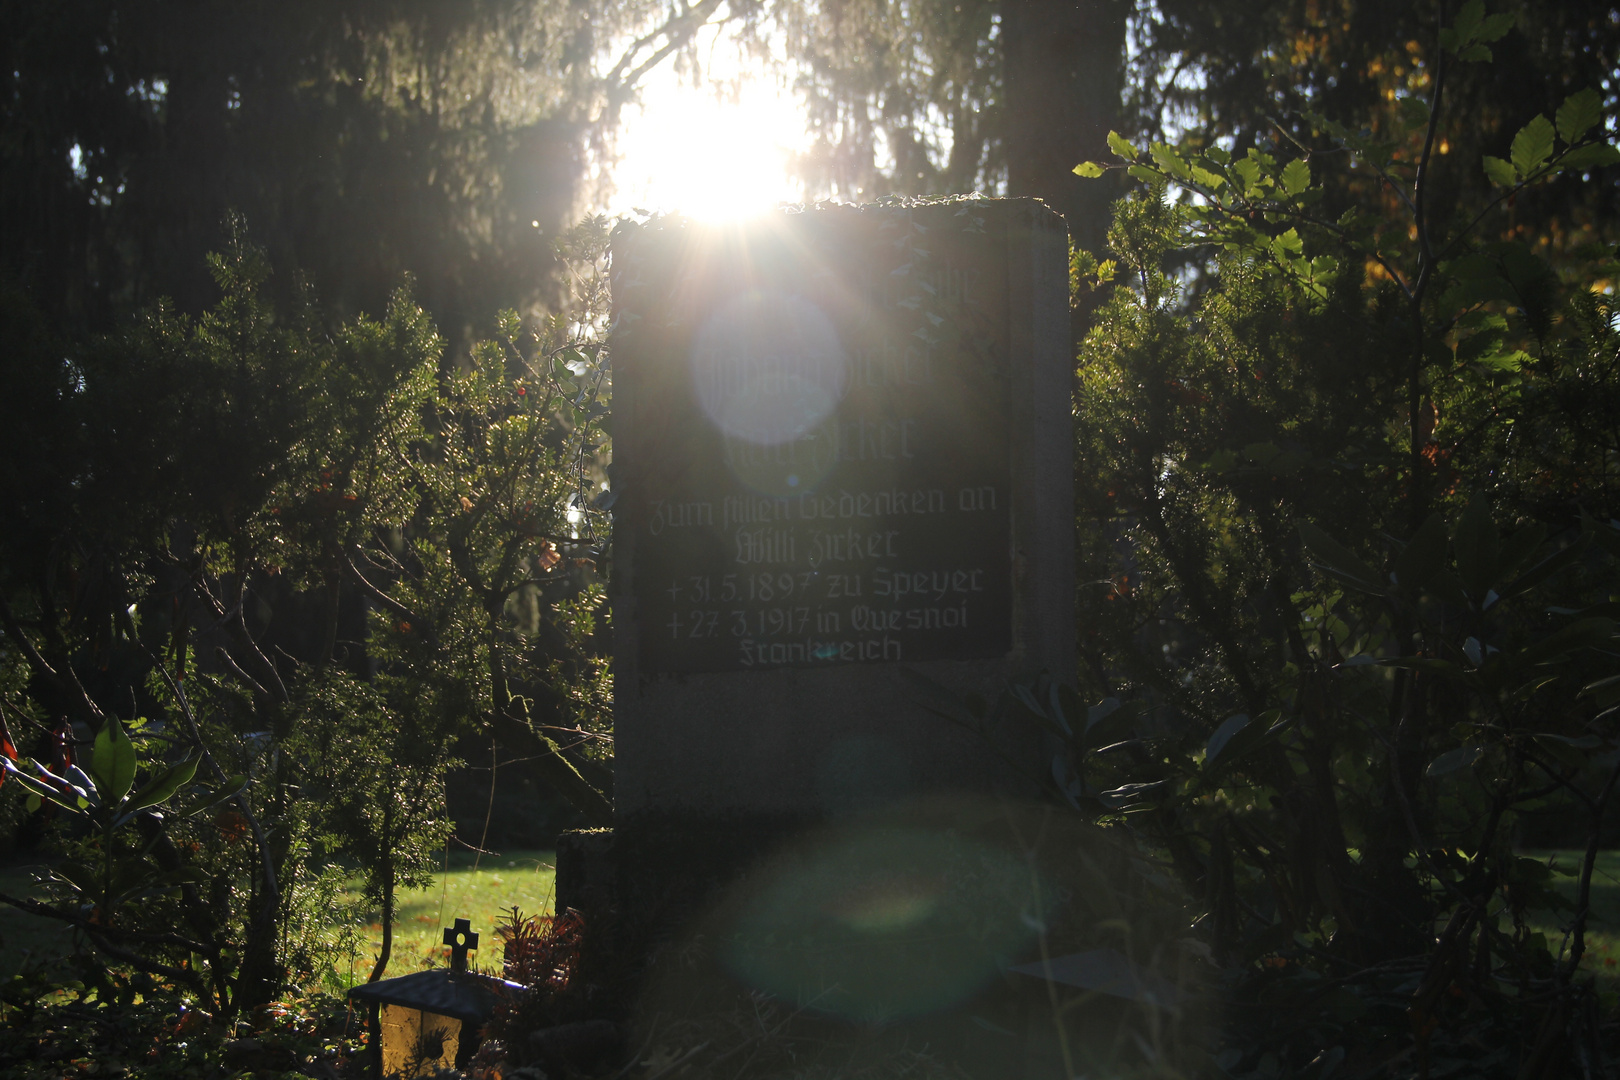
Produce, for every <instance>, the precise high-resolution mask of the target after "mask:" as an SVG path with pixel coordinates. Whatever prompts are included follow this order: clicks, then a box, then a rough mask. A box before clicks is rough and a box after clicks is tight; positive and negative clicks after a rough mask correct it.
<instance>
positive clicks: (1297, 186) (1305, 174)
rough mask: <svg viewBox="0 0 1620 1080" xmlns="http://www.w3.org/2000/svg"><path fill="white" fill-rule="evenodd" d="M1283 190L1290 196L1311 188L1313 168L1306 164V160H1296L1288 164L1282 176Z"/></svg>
mask: <svg viewBox="0 0 1620 1080" xmlns="http://www.w3.org/2000/svg"><path fill="white" fill-rule="evenodd" d="M1282 185H1283V190H1284V191H1286V192H1288V194H1290V195H1298V194H1299V193H1300V192H1302V191H1304V190H1305V189H1306V188H1308V187H1310V186H1311V167H1310V166H1309V165H1307V164H1306V163H1305V159H1304V158H1295V159H1294V160H1293V161H1290V162H1289V163H1288V167H1287V168H1286V169H1284V170H1283V174H1282Z"/></svg>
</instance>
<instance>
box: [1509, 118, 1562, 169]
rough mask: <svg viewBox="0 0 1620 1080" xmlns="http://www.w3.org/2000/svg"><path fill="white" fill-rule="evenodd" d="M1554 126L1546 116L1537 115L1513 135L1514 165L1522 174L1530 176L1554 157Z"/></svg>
mask: <svg viewBox="0 0 1620 1080" xmlns="http://www.w3.org/2000/svg"><path fill="white" fill-rule="evenodd" d="M1552 149H1553V126H1552V121H1551V120H1548V119H1547V118H1546V117H1545V116H1537V117H1536V118H1535V119H1534V120H1532V121H1530V122H1529V123H1528V124H1526V125H1524V127H1522V128H1520V129H1519V133H1518V134H1517V135H1515V136H1513V151H1512V155H1511V156H1512V158H1513V167H1514V168H1515V169H1517V170H1518V172H1519V175H1520V176H1525V177H1527V176H1529V175H1530V174H1531V173H1533V172H1535V171H1536V170H1537V169H1539V168H1541V167H1542V166H1543V165H1545V164H1546V163H1547V159H1548V158H1550V157H1552Z"/></svg>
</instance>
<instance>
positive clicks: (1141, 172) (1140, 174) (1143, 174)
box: [1125, 165, 1164, 184]
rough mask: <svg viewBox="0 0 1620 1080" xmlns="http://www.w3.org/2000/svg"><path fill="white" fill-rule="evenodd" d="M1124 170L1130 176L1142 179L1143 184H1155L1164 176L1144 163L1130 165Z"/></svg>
mask: <svg viewBox="0 0 1620 1080" xmlns="http://www.w3.org/2000/svg"><path fill="white" fill-rule="evenodd" d="M1125 172H1126V173H1127V174H1128V175H1130V176H1134V177H1136V179H1138V180H1140V181H1142V182H1143V183H1144V184H1157V183H1159V182H1160V181H1161V180H1163V179H1164V177H1162V176H1160V175H1159V174H1158V172H1156V171H1155V170H1153V169H1151V168H1149V167H1148V166H1146V165H1132V166H1131V167H1130V168H1128V169H1126V170H1125Z"/></svg>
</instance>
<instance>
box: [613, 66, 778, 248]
mask: <svg viewBox="0 0 1620 1080" xmlns="http://www.w3.org/2000/svg"><path fill="white" fill-rule="evenodd" d="M724 45H725V43H724V42H721V43H719V44H717V45H711V47H710V48H709V49H707V50H705V53H706V60H707V65H706V72H705V74H706V75H707V76H708V77H707V78H706V79H705V80H704V81H705V83H706V85H703V86H693V85H692V84H691V82H690V81H689V80H683V79H681V78H680V77H678V76H677V75H676V74H675V72H674V71H673V70H670V69H667V68H666V69H660V70H659V71H658V72H655V73H654V74H653V75H652V76H651V77H649V79H648V82H647V84H646V86H645V87H644V88H643V91H642V95H641V103H640V104H639V106H633V107H631V108H630V109H628V110H626V112H625V116H624V123H623V127H622V129H621V132H620V135H619V139H618V149H619V159H618V162H617V164H616V165H615V166H614V168H613V172H612V178H613V186H614V193H613V196H612V198H611V199H610V201H609V205H608V211H609V212H610V213H628V212H630V211H631V210H633V209H644V210H657V211H670V210H673V211H679V212H681V213H683V214H685V215H687V216H688V217H691V218H694V219H697V220H701V221H707V222H722V221H735V220H741V219H744V218H748V217H753V216H757V215H759V214H762V213H765V212H767V211H769V210H771V209H773V208H775V207H776V206H778V205H780V204H781V203H784V202H799V201H801V200H802V199H803V197H804V194H803V191H804V189H803V185H802V184H801V183H799V182H798V181H797V180H796V179H794V178H793V176H792V175H791V165H792V159H793V155H794V154H795V153H796V152H799V151H801V150H802V149H803V147H804V145H805V142H806V140H807V136H806V134H805V122H804V116H803V114H802V112H801V111H800V110H799V107H798V103H797V101H796V100H795V98H794V95H793V93H792V90H791V88H789V87H788V86H787V85H786V79H785V77H783V76H781V75H777V74H773V73H771V72H767V71H761V70H759V69H757V68H750V67H748V66H745V63H744V61H743V60H742V59H741V57H740V56H738V55H732V54H730V53H729V52H728V51H727V50H726V49H725V47H724Z"/></svg>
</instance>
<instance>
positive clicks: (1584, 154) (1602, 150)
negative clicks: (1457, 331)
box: [1558, 143, 1620, 169]
mask: <svg viewBox="0 0 1620 1080" xmlns="http://www.w3.org/2000/svg"><path fill="white" fill-rule="evenodd" d="M1615 164H1620V150H1616V149H1615V148H1614V147H1613V146H1610V145H1609V144H1608V143H1589V144H1588V145H1586V146H1580V147H1576V148H1575V149H1574V150H1571V151H1570V152H1569V153H1567V154H1565V155H1564V156H1563V157H1561V158H1559V159H1558V165H1559V167H1560V168H1564V169H1601V168H1603V167H1604V166H1605V165H1615Z"/></svg>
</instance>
